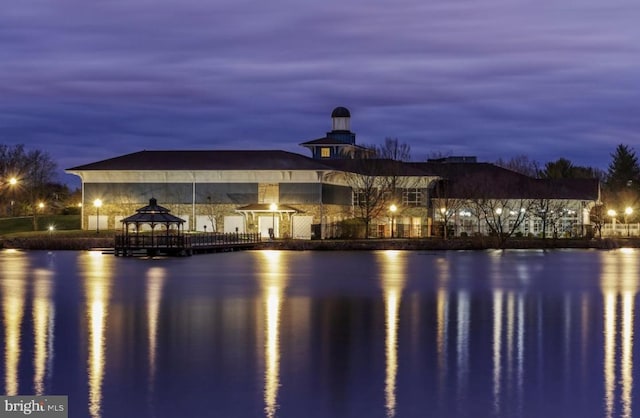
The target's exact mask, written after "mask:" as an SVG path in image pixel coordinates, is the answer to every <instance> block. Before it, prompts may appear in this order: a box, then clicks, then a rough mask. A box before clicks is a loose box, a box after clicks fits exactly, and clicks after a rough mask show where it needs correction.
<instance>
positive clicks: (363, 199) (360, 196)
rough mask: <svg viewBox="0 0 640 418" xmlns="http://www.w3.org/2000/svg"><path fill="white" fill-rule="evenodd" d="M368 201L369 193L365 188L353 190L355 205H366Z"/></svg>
mask: <svg viewBox="0 0 640 418" xmlns="http://www.w3.org/2000/svg"><path fill="white" fill-rule="evenodd" d="M366 203H367V195H366V193H365V192H364V191H363V190H354V191H353V206H364V205H365V204H366Z"/></svg>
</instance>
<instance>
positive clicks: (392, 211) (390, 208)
mask: <svg viewBox="0 0 640 418" xmlns="http://www.w3.org/2000/svg"><path fill="white" fill-rule="evenodd" d="M443 209H444V208H442V209H440V211H441V212H442V210H443ZM397 210H398V207H397V206H396V205H394V204H392V205H391V206H389V211H391V238H393V235H394V234H393V221H394V220H395V215H396V211H397ZM443 213H444V212H443Z"/></svg>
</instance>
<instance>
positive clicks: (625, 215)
mask: <svg viewBox="0 0 640 418" xmlns="http://www.w3.org/2000/svg"><path fill="white" fill-rule="evenodd" d="M632 213H633V208H632V207H630V206H627V207H626V209H625V210H624V223H626V224H627V237H629V236H630V235H631V234H630V233H629V222H627V217H628V216H631V214H632Z"/></svg>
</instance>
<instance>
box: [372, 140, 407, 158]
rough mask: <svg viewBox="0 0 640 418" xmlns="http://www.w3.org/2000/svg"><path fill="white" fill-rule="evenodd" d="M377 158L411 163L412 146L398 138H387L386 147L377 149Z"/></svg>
mask: <svg viewBox="0 0 640 418" xmlns="http://www.w3.org/2000/svg"><path fill="white" fill-rule="evenodd" d="M375 151H376V157H377V158H383V159H388V160H393V161H410V160H411V146H410V145H409V144H406V143H404V142H400V141H398V138H385V139H384V145H382V146H378V147H375Z"/></svg>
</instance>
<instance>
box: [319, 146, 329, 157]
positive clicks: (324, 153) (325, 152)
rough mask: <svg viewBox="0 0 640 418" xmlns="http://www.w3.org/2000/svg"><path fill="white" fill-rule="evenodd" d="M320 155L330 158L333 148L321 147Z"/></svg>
mask: <svg viewBox="0 0 640 418" xmlns="http://www.w3.org/2000/svg"><path fill="white" fill-rule="evenodd" d="M320 157H321V158H330V157H331V148H329V147H322V148H320Z"/></svg>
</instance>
